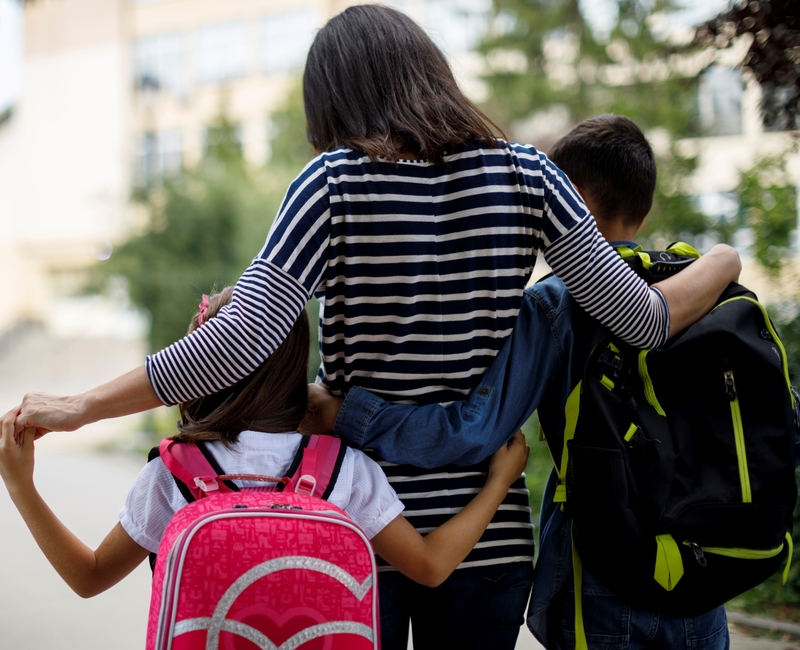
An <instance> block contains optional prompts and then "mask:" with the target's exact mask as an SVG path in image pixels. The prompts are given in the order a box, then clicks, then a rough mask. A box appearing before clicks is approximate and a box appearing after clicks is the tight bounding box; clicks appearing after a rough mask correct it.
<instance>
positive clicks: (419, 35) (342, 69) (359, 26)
mask: <svg viewBox="0 0 800 650" xmlns="http://www.w3.org/2000/svg"><path fill="white" fill-rule="evenodd" d="M303 100H304V103H305V111H306V128H307V135H308V141H309V142H310V143H311V145H312V146H313V147H314V149H315V150H316V151H318V152H319V151H327V150H329V149H334V148H336V147H339V146H345V147H349V148H351V149H355V150H357V151H363V152H364V153H366V154H367V155H368V156H369V157H370V158H371V159H372V160H373V162H375V161H376V160H377V159H378V157H384V158H386V159H388V160H391V161H394V160H397V159H398V158H402V156H403V153H404V152H409V151H410V152H413V153H415V154H417V155H418V156H419V157H421V158H425V159H427V160H431V161H433V162H436V163H443V162H444V155H445V154H446V153H451V152H452V151H453V150H454V149H455V148H457V147H459V146H461V145H464V144H466V143H467V142H469V141H473V140H475V141H481V142H486V143H490V144H491V143H494V142H495V141H496V140H495V133H494V131H493V128H494V129H495V130H496V131H497V132H498V133H500V134H501V135H502V131H500V129H499V127H498V126H497V125H496V124H494V122H492V121H491V120H490V119H489V118H488V117H486V115H484V114H483V113H482V112H481V111H480V109H478V107H477V106H475V105H474V104H473V103H472V102H471V101H469V100H468V99H467V98H466V97H465V96H464V94H463V93H462V92H461V90H460V89H459V87H458V84H456V81H455V79H454V78H453V73H452V71H451V70H450V66H449V65H448V63H447V60H446V59H445V57H444V54H442V52H441V50H439V48H438V47H436V45H435V44H434V42H433V41H432V40H431V39H430V38H429V37H428V35H427V34H426V33H425V31H424V30H423V29H422V28H421V27H420V26H419V25H417V24H416V23H415V22H414V21H413V20H411V18H409V17H408V16H406V15H405V14H402V13H400V12H399V11H395V10H394V9H390V8H389V7H384V6H381V5H356V6H353V7H349V8H348V9H345V10H344V11H343V12H342V13H340V14H338V15H336V16H334V17H333V18H331V19H330V20H329V21H328V23H327V24H326V25H325V26H324V27H323V28H322V29H321V30H320V31H319V33H318V34H317V36H316V38H315V39H314V42H313V44H312V45H311V50H310V51H309V53H308V59H307V61H306V68H305V72H304V74H303Z"/></svg>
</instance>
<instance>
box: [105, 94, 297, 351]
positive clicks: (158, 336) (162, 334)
mask: <svg viewBox="0 0 800 650" xmlns="http://www.w3.org/2000/svg"><path fill="white" fill-rule="evenodd" d="M298 97H299V94H298V93H297V92H296V91H295V92H294V93H293V94H292V95H290V99H289V101H288V102H287V105H286V107H284V108H283V109H281V110H280V111H278V113H277V114H276V118H275V120H276V122H277V123H278V124H280V125H281V128H280V129H279V131H278V135H277V137H276V141H277V146H276V145H273V156H272V159H271V161H270V164H269V165H268V166H267V168H266V169H264V170H252V169H250V168H248V166H247V165H246V163H245V161H244V159H243V157H242V148H241V144H240V142H239V138H238V137H237V128H236V125H235V124H234V123H232V122H231V121H230V120H229V119H228V118H227V117H226V116H225V115H224V113H223V114H222V115H220V116H219V117H218V118H217V120H216V121H215V123H214V124H212V125H211V126H210V127H209V129H208V134H207V138H206V140H207V146H206V151H205V153H204V155H203V158H202V160H201V161H200V163H199V164H198V165H197V167H196V168H194V169H190V170H183V171H182V172H181V173H180V174H178V175H177V176H174V177H172V178H166V179H163V181H162V182H160V183H155V184H151V185H149V186H147V187H145V188H143V189H141V190H139V191H138V192H137V194H136V196H135V197H134V198H135V200H136V202H137V203H138V204H139V205H140V206H141V207H142V208H143V211H144V213H145V214H146V223H145V224H144V227H143V229H142V231H141V232H140V233H139V234H136V235H134V236H133V237H131V238H130V239H129V240H128V241H126V242H125V243H124V244H122V246H120V247H119V248H118V249H117V251H116V252H115V253H114V255H113V256H112V257H111V258H110V259H109V260H108V261H106V262H104V263H103V264H102V265H101V266H99V267H98V272H99V273H100V275H101V276H102V277H103V278H107V277H109V276H111V275H117V276H123V277H124V278H126V280H127V283H128V287H129V292H130V297H131V300H132V302H133V303H134V304H135V305H136V306H137V307H139V308H140V309H142V310H143V311H145V312H146V313H147V314H148V315H149V316H150V319H151V328H150V337H149V338H150V340H149V343H150V347H151V349H153V350H159V349H161V348H163V347H166V346H167V345H169V344H170V343H172V342H174V341H176V340H177V339H179V338H180V337H181V336H183V335H184V334H185V333H186V329H187V326H188V324H189V320H190V318H191V315H192V314H193V313H194V312H195V311H196V310H197V305H198V303H199V302H200V297H201V295H202V294H203V293H208V292H209V291H211V290H212V288H213V287H215V286H216V287H217V288H222V287H224V286H226V285H229V284H233V283H235V282H236V280H237V279H238V278H239V276H240V275H241V273H242V272H243V271H244V269H245V268H246V267H247V265H248V264H249V262H250V261H251V260H252V258H253V256H254V255H256V254H257V253H258V249H259V247H260V246H261V244H262V242H263V241H264V240H265V238H266V235H267V233H268V232H269V228H270V226H271V224H272V220H273V218H274V215H275V214H276V213H277V210H278V207H279V205H280V201H281V199H282V198H283V195H284V193H285V191H286V186H287V184H288V182H289V180H290V179H291V178H292V177H293V176H294V175H296V174H297V172H298V171H299V170H300V168H301V167H302V164H304V163H305V162H306V161H307V160H308V158H309V157H310V153H311V152H310V148H308V147H306V148H305V149H303V148H301V147H296V146H295V147H294V148H291V147H289V146H288V144H284V142H287V143H288V141H289V140H290V139H291V138H294V137H297V136H298V134H302V133H303V132H304V131H303V128H304V126H303V125H304V124H305V121H304V117H303V114H302V102H298Z"/></svg>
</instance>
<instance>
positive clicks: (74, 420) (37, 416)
mask: <svg viewBox="0 0 800 650" xmlns="http://www.w3.org/2000/svg"><path fill="white" fill-rule="evenodd" d="M157 406H162V403H161V401H160V400H159V399H158V397H157V396H156V393H155V391H154V390H153V387H152V386H151V385H150V382H149V380H148V379H147V373H146V372H145V367H144V366H140V367H139V368H136V370H132V371H130V372H129V373H127V374H124V375H122V376H121V377H117V378H116V379H114V380H112V381H110V382H108V383H106V384H103V385H102V386H98V387H97V388H93V389H92V390H90V391H87V392H85V393H81V394H80V395H70V396H66V397H62V396H59V395H49V394H48V393H28V394H27V395H25V397H24V398H23V400H22V404H21V405H20V411H19V416H18V417H17V422H16V425H15V433H16V435H17V438H18V439H19V437H20V434H21V432H22V430H23V429H24V428H28V427H32V428H34V429H35V430H36V438H37V439H38V438H40V437H41V436H43V435H44V434H46V433H49V432H50V431H75V430H76V429H80V428H81V427H83V426H85V425H87V424H91V423H92V422H97V421H98V420H105V419H108V418H118V417H121V416H123V415H131V414H132V413H140V412H142V411H147V410H149V409H153V408H156V407H157Z"/></svg>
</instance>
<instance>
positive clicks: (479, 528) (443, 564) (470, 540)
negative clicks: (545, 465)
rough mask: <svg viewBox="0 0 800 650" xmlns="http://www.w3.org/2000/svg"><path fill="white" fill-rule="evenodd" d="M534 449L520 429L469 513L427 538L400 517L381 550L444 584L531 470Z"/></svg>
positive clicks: (496, 459) (404, 567)
mask: <svg viewBox="0 0 800 650" xmlns="http://www.w3.org/2000/svg"><path fill="white" fill-rule="evenodd" d="M528 451H529V450H528V446H527V444H525V438H524V436H523V435H522V432H521V431H517V433H516V434H514V436H513V437H512V438H511V440H510V441H509V442H508V443H507V444H506V445H503V446H501V448H500V449H499V450H498V451H497V452H496V453H495V455H494V456H493V457H492V460H491V462H490V464H489V476H488V477H487V479H486V485H484V487H483V489H482V490H481V491H480V492H479V493H478V494H477V495H476V496H475V498H474V499H473V500H472V501H470V502H469V503H468V504H467V505H466V507H465V508H464V509H463V510H461V511H460V512H459V513H458V514H457V515H455V516H454V517H453V518H452V519H450V520H448V521H447V522H445V523H444V524H442V525H441V526H439V527H438V528H437V529H435V530H433V531H431V532H430V533H428V534H427V535H425V536H424V537H423V536H422V535H420V534H419V533H418V532H417V531H416V530H414V527H413V526H412V525H411V524H410V523H408V521H407V520H406V519H405V518H404V517H402V516H399V517H396V518H395V519H393V520H392V521H391V522H390V523H389V524H388V525H387V526H386V527H385V528H384V529H383V530H382V531H381V532H379V533H378V534H377V535H376V536H375V537H373V538H372V545H373V547H374V548H375V552H376V553H377V554H378V555H380V556H381V557H382V558H383V559H384V560H386V561H387V562H389V564H391V565H392V566H393V567H395V568H396V569H398V570H399V571H400V572H401V573H403V574H404V575H406V576H408V577H409V578H411V579H412V580H414V581H416V582H419V583H420V584H423V585H425V586H428V587H436V586H438V585H440V584H441V583H442V582H444V581H445V579H446V578H447V577H448V576H449V575H450V574H451V573H452V572H453V571H454V570H455V568H456V567H457V566H458V565H459V564H461V562H462V561H463V560H464V558H465V557H467V555H468V554H469V552H470V551H471V550H472V549H473V548H474V547H475V544H477V543H478V540H479V539H480V538H481V535H483V532H484V531H485V530H486V527H487V526H488V525H489V522H490V521H491V520H492V517H493V516H494V513H495V512H496V511H497V508H498V507H499V506H500V504H501V503H502V501H503V499H504V498H505V496H506V494H507V493H508V488H509V487H510V486H511V484H512V483H513V482H514V481H515V480H516V479H517V478H519V476H520V474H521V473H522V471H523V470H524V469H525V463H526V462H527V460H528Z"/></svg>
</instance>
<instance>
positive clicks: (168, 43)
mask: <svg viewBox="0 0 800 650" xmlns="http://www.w3.org/2000/svg"><path fill="white" fill-rule="evenodd" d="M134 57H135V69H136V85H137V86H138V87H139V88H142V89H144V88H152V89H155V90H159V89H166V90H177V89H178V88H180V86H181V81H182V74H181V67H182V57H181V37H180V34H156V35H154V36H146V37H144V38H140V39H139V40H137V41H136V44H135V45H134Z"/></svg>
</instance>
